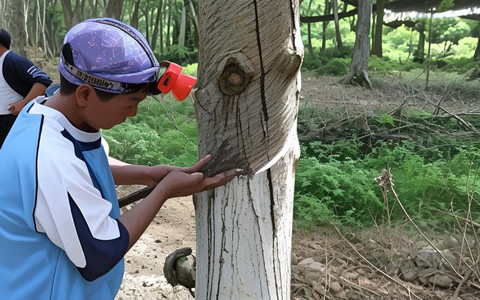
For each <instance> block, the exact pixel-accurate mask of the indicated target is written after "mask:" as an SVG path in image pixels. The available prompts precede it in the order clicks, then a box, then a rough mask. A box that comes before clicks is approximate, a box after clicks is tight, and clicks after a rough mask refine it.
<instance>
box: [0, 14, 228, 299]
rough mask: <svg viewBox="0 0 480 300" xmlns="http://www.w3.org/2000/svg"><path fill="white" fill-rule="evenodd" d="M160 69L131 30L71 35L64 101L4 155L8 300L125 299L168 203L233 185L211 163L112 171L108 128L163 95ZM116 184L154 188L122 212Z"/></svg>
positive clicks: (36, 118) (31, 107)
mask: <svg viewBox="0 0 480 300" xmlns="http://www.w3.org/2000/svg"><path fill="white" fill-rule="evenodd" d="M161 70H162V69H161V67H160V64H159V63H158V61H157V60H156V58H155V56H154V55H153V52H152V50H151V48H150V46H149V45H148V43H147V41H146V40H145V38H144V37H143V36H142V35H141V34H140V32H138V31H137V30H136V29H134V28H133V27H130V26H129V25H126V24H124V23H122V22H120V21H117V20H114V19H109V18H99V19H89V20H86V21H83V22H81V23H79V24H77V25H75V26H74V27H72V29H70V30H69V31H68V32H67V34H66V36H65V38H64V41H63V45H62V50H61V54H60V63H59V71H60V90H59V92H57V93H55V94H53V96H51V97H48V98H46V97H45V96H42V97H38V98H36V99H35V100H32V101H31V102H29V103H28V104H27V105H26V107H25V108H24V109H23V110H22V111H21V113H20V114H19V116H18V118H17V120H16V121H15V124H14V125H13V127H12V129H11V131H10V134H9V136H8V138H7V139H6V141H5V143H4V145H3V148H2V150H1V151H0V166H1V167H0V169H1V171H0V224H1V225H0V295H1V297H2V299H59V300H64V299H69V300H75V299H102V300H108V299H114V298H115V295H116V294H117V292H118V290H119V288H120V285H121V282H122V278H123V272H124V264H123V257H124V255H125V254H126V253H127V251H128V250H129V249H130V248H131V247H132V246H133V245H134V244H135V243H136V242H137V240H138V239H139V238H140V236H141V235H142V234H143V232H144V231H145V230H146V229H147V227H148V225H149V224H150V223H151V222H152V221H153V219H154V218H155V216H156V215H157V213H158V211H159V210H160V208H161V207H162V205H163V204H164V203H165V201H167V199H169V198H172V197H179V196H186V195H191V194H193V193H197V192H201V191H204V190H207V189H211V188H214V187H217V186H220V185H223V184H225V183H227V182H228V181H230V180H231V179H233V178H234V176H235V174H234V173H232V172H230V171H227V172H225V173H221V174H218V175H215V176H212V177H205V176H204V175H203V174H202V173H201V172H200V169H201V168H202V167H203V166H204V165H206V164H207V163H208V162H209V161H210V160H211V157H210V156H207V157H205V158H203V159H201V160H199V161H198V162H197V163H196V164H195V165H193V166H190V167H174V166H167V165H157V166H140V165H130V164H126V163H123V162H118V161H115V160H110V162H109V158H108V157H107V155H106V153H105V151H104V148H103V146H102V143H101V139H102V134H101V130H102V129H110V128H112V127H113V126H115V125H117V124H120V123H123V122H124V121H125V120H126V118H128V117H134V116H135V115H136V113H137V106H138V105H139V103H140V102H141V101H143V100H144V99H145V98H146V97H147V95H149V94H158V93H159V90H158V84H157V83H158V82H159V78H158V77H160V74H161V73H162V72H161ZM165 74H167V73H165ZM160 78H162V77H160ZM169 82H172V80H169ZM162 88H163V87H162ZM159 147H161V145H159ZM116 184H142V185H148V186H155V188H154V189H153V191H152V192H151V193H150V194H149V195H148V196H146V197H145V198H144V199H143V200H142V201H140V202H139V203H137V204H136V205H135V206H134V207H133V208H131V209H130V210H128V211H127V212H125V213H123V214H120V209H119V204H118V199H117V195H116V191H115V185H116Z"/></svg>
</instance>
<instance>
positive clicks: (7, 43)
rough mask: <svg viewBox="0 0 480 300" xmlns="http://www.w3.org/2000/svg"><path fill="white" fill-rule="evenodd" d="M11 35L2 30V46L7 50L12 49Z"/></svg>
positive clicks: (0, 39)
mask: <svg viewBox="0 0 480 300" xmlns="http://www.w3.org/2000/svg"><path fill="white" fill-rule="evenodd" d="M10 42H11V39H10V34H9V33H8V31H6V30H5V29H3V28H2V29H0V44H2V45H3V46H4V47H5V48H7V49H10Z"/></svg>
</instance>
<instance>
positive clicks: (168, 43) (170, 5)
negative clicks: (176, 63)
mask: <svg viewBox="0 0 480 300" xmlns="http://www.w3.org/2000/svg"><path fill="white" fill-rule="evenodd" d="M171 20H172V0H168V15H167V35H166V37H165V48H166V50H167V52H168V51H169V50H170V45H171V43H170V42H171V41H170V27H171V26H170V23H171Z"/></svg>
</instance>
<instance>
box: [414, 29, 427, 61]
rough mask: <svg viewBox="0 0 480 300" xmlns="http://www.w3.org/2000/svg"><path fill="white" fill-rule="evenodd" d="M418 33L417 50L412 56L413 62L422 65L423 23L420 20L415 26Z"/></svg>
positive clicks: (423, 59)
mask: <svg viewBox="0 0 480 300" xmlns="http://www.w3.org/2000/svg"><path fill="white" fill-rule="evenodd" d="M415 27H416V30H417V31H418V33H419V37H418V44H417V50H416V51H415V53H414V54H413V61H414V62H418V63H423V62H424V61H425V39H426V38H425V21H424V20H420V21H419V22H418V23H417V25H416V26H415Z"/></svg>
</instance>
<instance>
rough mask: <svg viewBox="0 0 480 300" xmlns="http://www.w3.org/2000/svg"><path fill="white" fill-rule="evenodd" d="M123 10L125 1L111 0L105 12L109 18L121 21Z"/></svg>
mask: <svg viewBox="0 0 480 300" xmlns="http://www.w3.org/2000/svg"><path fill="white" fill-rule="evenodd" d="M62 1H63V0H62ZM77 2H78V1H77ZM122 9H123V0H109V1H108V4H107V7H106V9H105V11H106V14H107V17H110V18H114V19H117V20H119V21H121V20H120V17H121V16H122Z"/></svg>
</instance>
